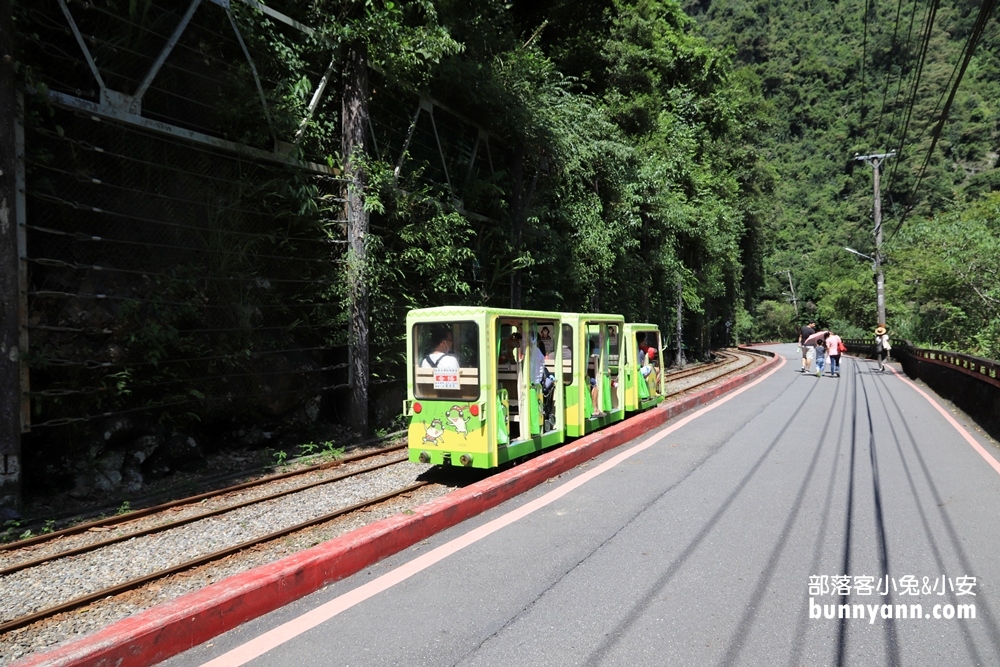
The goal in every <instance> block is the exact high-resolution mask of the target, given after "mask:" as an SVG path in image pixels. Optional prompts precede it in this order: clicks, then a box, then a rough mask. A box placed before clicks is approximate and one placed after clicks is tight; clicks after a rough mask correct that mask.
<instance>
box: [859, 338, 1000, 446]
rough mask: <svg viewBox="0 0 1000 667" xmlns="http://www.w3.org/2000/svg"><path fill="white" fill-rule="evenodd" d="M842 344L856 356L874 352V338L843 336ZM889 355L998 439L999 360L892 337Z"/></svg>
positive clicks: (999, 421)
mask: <svg viewBox="0 0 1000 667" xmlns="http://www.w3.org/2000/svg"><path fill="white" fill-rule="evenodd" d="M844 344H845V345H847V350H848V352H849V353H851V354H854V355H856V356H869V357H872V358H874V356H875V341H874V340H864V339H853V340H845V341H844ZM890 356H891V358H892V359H894V360H896V361H898V362H899V363H900V364H901V365H902V367H903V371H904V372H905V373H906V375H907V376H909V377H910V378H911V379H914V380H916V379H919V380H922V381H923V382H924V383H925V384H926V385H927V386H929V387H930V388H931V389H933V390H934V391H935V392H937V394H938V395H939V396H941V397H943V398H945V399H947V400H949V401H951V402H952V403H954V404H955V405H956V406H957V407H958V408H959V409H961V410H962V411H964V412H965V413H966V414H968V415H969V416H970V417H972V418H973V419H974V420H975V421H976V423H977V424H979V426H981V427H982V428H983V429H984V430H985V431H986V432H987V433H989V434H990V435H991V436H993V437H994V438H996V439H998V440H1000V362H998V361H994V360H993V359H984V358H982V357H976V356H973V355H971V354H959V353H957V352H947V351H945V350H930V349H926V348H920V347H915V346H914V345H912V344H911V343H910V342H909V341H906V340H899V341H893V344H892V351H891V352H890ZM970 380H972V381H970Z"/></svg>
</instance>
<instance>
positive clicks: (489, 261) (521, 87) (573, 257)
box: [375, 0, 773, 351]
mask: <svg viewBox="0 0 1000 667" xmlns="http://www.w3.org/2000/svg"><path fill="white" fill-rule="evenodd" d="M438 9H439V18H440V20H441V21H442V23H443V24H444V25H445V26H447V28H448V31H449V34H450V35H451V36H452V37H453V38H454V39H455V40H457V41H458V42H459V43H460V44H461V50H460V51H459V52H458V53H455V54H453V55H451V56H449V57H446V58H444V59H442V61H441V63H440V66H438V67H437V68H435V69H434V70H433V71H432V75H431V76H430V77H429V84H428V88H427V90H428V91H429V92H430V94H432V95H433V96H434V97H435V98H436V99H439V100H441V101H443V102H444V103H446V104H448V105H449V106H451V107H452V108H456V109H458V110H460V111H461V112H462V113H463V114H464V115H465V116H466V117H468V118H470V119H472V120H473V121H474V122H476V123H478V124H479V125H481V126H482V127H483V128H485V129H486V130H487V131H489V132H490V133H491V136H495V137H497V138H498V139H497V141H496V146H499V147H502V148H500V149H499V150H498V149H497V148H496V147H494V150H495V151H496V152H497V153H498V154H501V155H502V156H503V161H502V168H501V170H500V172H499V173H498V174H494V175H493V176H492V177H491V178H488V179H480V181H479V182H478V183H476V184H474V186H472V187H467V188H466V190H465V192H463V193H462V194H463V197H464V202H463V203H464V206H465V208H466V209H469V210H475V211H477V212H479V213H482V214H484V215H485V216H486V219H485V220H483V219H478V218H475V219H472V220H461V219H459V218H456V217H455V216H454V215H449V214H448V210H447V207H445V208H441V207H440V205H435V206H430V205H428V204H426V203H420V201H424V202H426V199H423V200H421V199H419V198H418V199H417V200H414V198H413V196H412V194H410V195H408V196H406V197H403V198H399V197H397V198H396V199H395V201H394V203H392V204H391V205H390V206H389V208H388V209H387V216H386V220H385V221H384V222H385V224H386V226H387V231H388V232H389V233H387V234H385V235H380V240H379V241H378V242H379V243H381V244H382V246H381V252H385V253H389V254H391V255H392V256H393V257H395V258H398V259H399V261H398V262H395V263H394V266H393V268H392V270H391V271H382V272H381V273H380V278H379V280H380V282H379V284H378V285H376V286H375V292H376V293H377V294H379V295H381V298H384V299H388V300H390V301H391V302H392V303H394V304H395V305H396V307H398V306H399V304H401V303H405V304H406V305H407V306H421V305H424V306H426V305H434V304H439V303H449V302H456V301H458V302H471V303H489V304H493V305H501V306H515V307H516V306H524V307H533V308H545V309H552V310H557V309H561V310H584V311H590V310H608V311H615V312H622V313H623V314H625V315H626V317H628V318H632V319H638V320H646V321H653V322H657V323H659V324H661V326H663V327H664V329H665V330H669V331H672V330H673V329H674V328H675V325H676V322H675V318H676V299H677V285H678V284H680V285H681V286H682V294H683V300H684V306H685V307H684V318H685V321H684V322H683V325H684V327H685V342H686V344H687V345H688V346H689V347H691V348H693V349H695V350H696V351H700V350H704V349H706V348H707V347H708V346H709V345H710V344H720V343H725V342H727V341H726V337H727V330H726V325H725V322H726V321H727V320H729V321H730V324H732V323H733V322H736V323H737V325H738V326H737V328H736V330H737V331H739V330H740V329H739V324H740V323H743V330H744V331H746V330H748V329H749V321H748V318H747V317H746V316H745V313H746V309H745V304H746V303H748V299H749V298H750V297H751V296H752V295H753V294H754V293H756V291H757V290H758V288H759V287H760V285H761V284H762V282H763V279H762V262H763V251H762V244H761V240H760V230H761V229H762V228H763V227H764V225H765V224H766V218H767V216H768V215H769V213H768V207H767V205H766V197H767V196H768V195H769V193H770V190H771V188H772V187H773V177H772V174H771V171H770V168H769V166H768V165H766V163H764V161H763V160H761V158H760V156H759V154H758V152H757V150H756V148H755V146H756V145H758V144H759V143H761V141H762V139H763V135H764V133H765V132H766V131H767V121H766V115H767V111H766V108H765V106H764V104H763V102H762V99H761V97H760V92H759V84H758V83H757V81H756V79H755V78H754V77H753V76H747V75H745V74H744V73H736V72H733V71H732V69H731V66H730V63H729V60H728V58H727V57H725V55H724V54H723V53H721V52H720V51H719V50H717V49H715V48H713V47H711V46H709V45H708V44H707V43H706V42H705V41H704V40H703V39H701V38H700V37H698V35H697V30H696V28H695V24H694V22H693V21H692V20H691V19H690V18H689V17H688V16H686V15H685V14H684V13H683V11H682V10H681V7H680V5H679V4H678V3H676V2H673V1H670V0H639V1H627V2H626V1H624V0H621V1H616V2H603V3H599V4H597V5H594V6H593V7H588V11H587V12H580V11H579V5H578V4H577V3H571V2H565V1H560V0H554V1H550V2H532V3H527V2H522V3H514V5H513V7H509V6H507V5H504V4H501V3H499V2H490V1H484V2H475V3H457V2H456V3H451V2H442V3H440V5H439V8H438ZM494 160H496V157H494ZM403 185H404V188H403V189H404V190H405V191H407V192H410V193H412V192H413V189H414V188H416V187H419V186H418V185H417V184H415V183H414V184H406V183H404V184H403ZM422 195H424V196H426V197H430V198H433V199H435V200H437V201H445V202H446V201H448V197H447V196H446V193H444V192H441V191H438V192H434V189H433V187H431V188H427V187H425V188H424V190H423V192H422ZM381 200H382V201H390V200H393V197H392V196H391V195H389V194H386V195H383V196H382V197H381ZM413 276H419V277H420V280H419V281H418V284H419V287H415V286H414V282H413V280H412V277H413ZM376 298H378V297H376ZM387 307H388V306H387V305H385V306H382V308H383V309H385V308H387ZM394 333H395V336H392V335H391V334H390V336H389V337H390V339H392V338H395V341H396V342H398V341H399V336H401V334H402V332H401V330H399V329H396V330H395V332H394Z"/></svg>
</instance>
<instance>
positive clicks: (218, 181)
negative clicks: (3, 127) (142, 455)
mask: <svg viewBox="0 0 1000 667" xmlns="http://www.w3.org/2000/svg"><path fill="white" fill-rule="evenodd" d="M53 114H54V115H53V116H52V119H53V121H55V123H56V124H57V126H58V128H60V129H59V131H56V130H54V129H53V126H51V125H46V126H36V127H34V128H32V131H31V133H30V135H29V136H28V138H27V140H26V144H27V145H28V147H29V150H28V152H27V156H26V166H27V172H28V178H27V198H28V201H27V205H28V211H29V216H28V220H29V223H28V225H27V229H28V257H27V260H28V263H29V289H28V301H29V324H28V326H29V329H30V331H31V358H30V359H31V368H32V378H31V380H32V381H31V387H32V391H31V396H32V403H33V413H34V416H33V420H32V421H33V428H40V427H44V426H47V425H56V424H61V423H67V422H68V421H74V420H80V421H86V420H89V419H92V418H93V417H94V416H96V415H108V414H115V413H120V412H124V411H133V410H154V409H157V410H161V409H164V408H168V407H171V408H173V410H172V411H171V413H176V414H178V415H183V416H186V417H188V418H196V419H206V418H211V417H212V415H213V413H217V412H221V413H225V414H227V415H231V414H243V413H255V412H257V413H259V412H262V413H264V414H266V415H272V416H273V415H278V414H282V413H283V412H286V411H287V410H288V409H290V408H291V407H292V406H294V405H295V404H297V403H299V402H301V401H302V400H303V399H305V398H309V397H315V396H317V395H319V394H320V393H322V392H324V391H329V390H330V389H332V388H333V387H336V386H338V385H343V384H345V383H346V370H345V368H346V364H345V363H344V362H345V361H346V359H339V360H338V358H337V357H338V354H337V353H336V351H337V350H338V346H343V345H345V344H346V340H345V337H344V333H343V332H344V325H343V319H344V318H343V316H342V310H341V307H340V302H341V296H342V295H341V290H342V288H341V286H340V282H339V281H340V267H339V263H340V262H341V261H342V260H341V255H342V251H343V247H344V246H343V244H342V243H341V242H340V241H339V237H340V235H341V229H342V223H341V221H339V220H337V219H336V218H326V219H324V218H323V216H322V215H321V214H317V215H315V216H300V215H297V214H296V213H297V211H295V210H294V209H291V208H290V206H289V204H290V203H291V202H294V196H293V195H292V192H293V191H294V190H295V188H296V187H300V188H305V189H310V188H312V189H315V191H316V194H317V195H319V196H320V197H322V196H323V195H327V196H328V198H329V199H331V200H334V201H339V200H338V193H339V190H340V183H339V182H337V181H336V180H334V179H331V178H326V177H318V176H315V175H310V174H305V173H302V172H300V171H296V170H295V169H293V168H290V167H285V166H280V165H274V164H262V163H260V162H252V161H247V160H244V159H241V158H240V157H239V156H238V155H232V154H225V153H223V152H221V151H216V150H212V149H210V148H207V147H202V146H191V145H185V144H183V143H180V142H176V141H173V140H170V139H166V138H164V137H162V136H158V135H154V134H151V133H148V132H144V131H142V130H139V129H136V128H132V127H125V126H119V125H116V124H114V123H109V122H107V121H102V120H97V119H95V118H92V117H86V116H81V115H79V114H75V113H73V112H71V111H64V110H55V111H54V112H53ZM335 210H339V209H335ZM331 350H333V351H331ZM339 356H340V357H343V356H344V353H343V351H342V350H341V351H340V353H339ZM338 371H339V372H338ZM181 406H183V407H181ZM178 408H180V409H178ZM248 416H249V415H248Z"/></svg>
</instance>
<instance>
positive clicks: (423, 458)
mask: <svg viewBox="0 0 1000 667" xmlns="http://www.w3.org/2000/svg"><path fill="white" fill-rule="evenodd" d="M420 462H421V463H430V462H431V455H430V454H428V453H427V452H420Z"/></svg>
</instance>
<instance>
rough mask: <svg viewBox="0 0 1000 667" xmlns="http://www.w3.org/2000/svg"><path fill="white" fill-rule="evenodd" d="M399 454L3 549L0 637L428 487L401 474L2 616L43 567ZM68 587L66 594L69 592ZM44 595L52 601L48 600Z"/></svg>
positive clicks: (176, 529)
mask: <svg viewBox="0 0 1000 667" xmlns="http://www.w3.org/2000/svg"><path fill="white" fill-rule="evenodd" d="M403 449H405V445H395V446H392V447H388V448H383V449H380V450H376V451H370V452H366V453H364V454H361V455H358V456H354V457H350V459H342V460H340V461H336V462H330V463H324V464H320V465H316V466H311V467H309V468H306V469H302V470H297V471H294V472H289V473H283V474H280V475H273V476H270V477H267V478H263V479H259V480H255V481H253V482H247V483H243V484H238V485H235V486H231V487H227V488H224V489H218V490H216V491H213V492H210V493H204V494H199V495H197V496H192V497H189V498H183V499H180V500H176V501H172V502H170V503H165V504H163V505H159V506H156V507H151V508H147V509H144V510H140V511H137V512H131V513H129V514H125V515H121V516H117V517H112V518H108V519H102V520H99V521H92V522H89V523H86V524H81V525H78V526H73V527H72V528H68V529H65V530H61V531H58V532H57V533H51V534H48V535H43V536H39V537H37V538H33V539H30V540H24V541H22V542H17V543H12V544H7V545H3V550H2V551H0V558H2V560H0V599H3V600H4V601H5V604H4V606H3V607H0V635H2V634H3V633H5V632H8V631H10V630H14V629H17V628H21V627H24V626H26V625H29V624H32V623H36V622H38V621H44V620H45V619H48V618H51V617H53V616H55V615H57V614H61V613H63V612H67V611H72V610H73V609H78V608H80V607H83V606H86V605H89V604H91V603H93V602H95V601H98V600H103V599H105V598H108V597H109V596H115V595H119V594H122V593H125V592H128V591H133V590H135V589H137V588H139V587H141V586H144V585H146V584H149V583H151V582H154V581H157V580H161V579H164V578H167V577H170V576H173V575H176V574H178V573H181V572H184V571H187V570H191V569H193V568H198V567H200V566H203V565H206V564H208V563H211V562H213V561H217V560H220V559H223V558H226V557H227V556H231V555H233V554H237V553H240V552H242V551H245V550H249V549H253V548H254V547H257V546H258V545H261V544H265V543H268V542H273V541H275V540H278V539H280V538H283V537H286V536H288V535H291V534H293V533H297V532H299V531H305V530H308V529H310V528H312V527H315V526H319V525H322V524H326V523H329V522H331V521H334V520H336V519H338V518H340V517H343V516H345V515H349V514H351V513H356V512H361V511H364V510H366V509H368V508H371V507H373V506H375V505H379V504H381V503H385V502H386V501H389V500H391V499H394V498H398V497H401V496H405V495H407V494H410V493H412V492H414V491H416V490H417V489H420V488H422V487H425V486H427V485H428V484H429V482H426V481H419V480H418V481H413V473H412V472H411V473H410V474H409V475H408V476H406V480H407V482H408V483H405V484H401V485H398V486H397V487H396V488H393V489H391V490H389V491H387V492H385V493H379V494H377V495H374V496H372V497H368V498H365V499H364V500H362V501H360V502H355V503H350V504H348V505H346V506H340V507H337V508H336V509H334V510H333V511H326V512H321V513H319V514H318V515H313V516H311V517H310V518H308V519H306V520H304V521H296V522H294V523H292V524H291V525H283V526H281V527H280V528H278V529H277V530H268V531H263V532H261V531H258V534H255V535H254V536H253V537H251V538H250V539H245V540H241V541H238V542H236V543H235V544H233V543H230V544H226V545H225V546H224V547H222V548H218V549H213V550H211V551H209V552H208V553H199V554H197V555H196V556H194V557H186V558H182V559H180V560H179V562H172V563H170V564H169V566H167V567H162V568H149V569H150V570H151V571H146V572H143V573H142V574H141V575H139V576H132V577H128V578H127V579H126V580H124V581H121V580H120V577H119V578H117V579H116V578H115V577H114V576H111V577H109V579H114V581H113V582H112V583H110V584H109V585H106V586H100V587H98V588H97V589H96V590H90V591H88V592H85V593H84V594H82V595H80V594H78V592H77V591H74V590H67V591H65V593H64V594H63V595H62V596H61V597H62V599H60V600H59V601H58V602H55V603H50V604H44V605H42V606H43V608H41V609H36V610H33V611H31V612H30V613H20V612H15V613H14V615H13V617H11V615H10V612H9V611H8V610H9V609H10V608H11V607H16V606H18V600H16V598H17V597H21V600H20V601H19V602H20V605H19V606H20V608H21V609H22V610H24V608H25V607H29V606H31V605H33V604H35V601H34V600H32V599H24V587H23V586H22V587H21V592H22V594H21V595H20V596H18V595H17V594H16V593H14V592H12V591H10V590H6V589H7V588H8V586H7V584H8V583H9V582H11V581H12V580H13V579H15V578H16V577H20V578H21V580H22V582H23V581H24V580H34V582H38V581H46V580H48V579H49V578H50V577H49V576H48V575H47V573H46V571H45V570H46V568H47V567H49V566H54V565H59V564H60V563H61V562H63V561H65V562H67V563H69V566H70V567H73V564H72V559H78V558H80V557H81V556H82V557H89V558H90V559H91V560H92V561H99V560H100V559H101V558H102V551H104V550H107V549H109V548H113V547H114V546H115V545H119V544H122V543H130V542H133V541H137V540H140V539H146V540H150V541H152V540H154V539H155V538H157V537H160V538H162V539H160V540H158V541H157V542H158V543H159V544H162V543H163V542H164V541H165V540H170V539H173V538H172V537H171V535H172V534H178V535H181V536H183V534H184V529H185V528H186V527H190V526H192V525H194V524H198V523H204V522H207V521H210V520H212V519H215V518H219V517H224V516H226V515H234V514H236V513H238V512H239V511H240V510H244V511H246V510H248V509H249V510H252V509H253V508H259V507H262V506H265V505H267V504H268V503H274V502H276V501H281V502H285V503H294V502H295V499H296V496H300V495H302V494H304V493H307V492H309V491H310V490H314V489H317V488H318V487H324V486H331V485H336V484H338V483H343V482H345V481H346V480H350V479H352V478H360V477H363V476H364V475H366V474H371V473H374V472H376V471H379V470H382V469H385V468H388V467H390V466H396V465H400V464H407V465H413V464H408V462H407V458H406V455H405V453H404V454H402V455H399V454H397V452H399V451H400V450H403ZM365 460H370V461H372V462H371V463H367V464H364V465H356V466H354V467H353V468H352V469H350V470H346V471H344V472H339V471H334V472H335V474H332V475H330V474H326V475H323V473H327V472H329V471H330V469H331V468H341V467H343V466H346V465H348V464H350V463H359V462H363V461H365ZM318 474H319V475H321V478H319V479H315V478H316V477H317V475H318ZM275 485H281V486H282V487H283V488H278V489H276V490H275V489H273V487H275ZM254 492H256V493H254ZM213 499H214V500H220V501H222V502H221V503H220V506H218V507H214V508H210V509H206V508H205V505H206V504H207V501H209V500H213ZM185 511H186V512H187V515H186V516H182V517H181V518H175V515H176V514H177V513H184V512H185ZM116 526H120V529H119V530H118V533H117V534H114V535H111V536H107V537H106V536H105V535H106V532H110V531H113V530H115V527H116ZM95 535H96V536H97V538H96V539H95V538H94V536H95ZM181 539H183V537H182V538H181ZM80 541H85V543H83V544H79V545H77V544H76V543H77V542H80ZM230 542H231V541H230ZM84 567H87V566H84ZM90 569H94V567H93V566H90ZM112 574H113V573H112ZM33 588H36V586H35V585H34V584H32V585H30V586H29V587H28V589H27V593H29V594H30V593H31V591H32V589H33ZM70 588H71V589H72V587H70ZM49 597H50V598H51V597H52V596H49Z"/></svg>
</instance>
